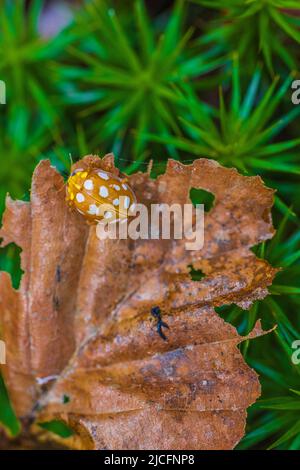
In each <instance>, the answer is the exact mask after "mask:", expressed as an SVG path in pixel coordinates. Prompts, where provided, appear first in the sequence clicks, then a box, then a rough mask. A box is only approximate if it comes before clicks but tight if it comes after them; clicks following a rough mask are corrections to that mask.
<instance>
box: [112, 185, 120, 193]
mask: <svg viewBox="0 0 300 470" xmlns="http://www.w3.org/2000/svg"><path fill="white" fill-rule="evenodd" d="M113 188H114V189H115V190H116V191H120V189H121V188H120V186H119V185H118V184H113Z"/></svg>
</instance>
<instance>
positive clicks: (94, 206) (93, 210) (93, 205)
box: [88, 204, 98, 215]
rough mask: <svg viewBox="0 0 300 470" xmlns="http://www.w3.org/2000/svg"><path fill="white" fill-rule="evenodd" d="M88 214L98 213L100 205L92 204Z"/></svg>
mask: <svg viewBox="0 0 300 470" xmlns="http://www.w3.org/2000/svg"><path fill="white" fill-rule="evenodd" d="M88 214H91V215H97V214H98V207H97V206H96V204H91V205H90V207H89V210H88Z"/></svg>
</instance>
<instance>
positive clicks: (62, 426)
mask: <svg viewBox="0 0 300 470" xmlns="http://www.w3.org/2000/svg"><path fill="white" fill-rule="evenodd" d="M38 425H39V426H40V427H41V428H43V429H46V430H47V431H50V432H53V433H54V434H57V435H58V436H60V437H62V438H64V439H66V438H67V437H71V436H73V435H74V431H73V430H72V429H71V428H70V427H69V426H68V425H67V424H66V423H64V422H63V421H59V420H53V421H46V422H45V423H38Z"/></svg>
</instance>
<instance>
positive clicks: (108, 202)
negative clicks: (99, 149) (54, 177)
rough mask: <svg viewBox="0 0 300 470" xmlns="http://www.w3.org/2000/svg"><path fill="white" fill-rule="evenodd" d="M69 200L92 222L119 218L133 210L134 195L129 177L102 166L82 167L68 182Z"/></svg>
mask: <svg viewBox="0 0 300 470" xmlns="http://www.w3.org/2000/svg"><path fill="white" fill-rule="evenodd" d="M66 191H67V196H66V200H67V201H68V203H69V205H70V206H71V207H73V208H75V209H76V210H77V211H78V212H80V214H82V215H83V216H84V217H85V218H86V219H87V220H88V221H89V222H94V223H96V222H100V221H103V220H105V221H107V222H113V221H119V220H121V219H126V218H127V217H128V216H130V214H131V213H132V212H133V210H134V206H135V203H136V198H135V195H134V193H133V191H132V189H131V188H130V186H129V185H128V183H127V181H126V179H124V178H123V179H121V178H118V177H117V176H115V175H113V174H111V173H108V172H107V171H104V170H101V169H99V168H92V169H83V168H79V169H77V170H75V171H73V173H72V174H71V175H70V177H69V179H68V181H67V189H66Z"/></svg>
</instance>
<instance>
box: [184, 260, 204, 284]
mask: <svg viewBox="0 0 300 470" xmlns="http://www.w3.org/2000/svg"><path fill="white" fill-rule="evenodd" d="M188 268H189V269H190V272H189V274H190V276H191V278H192V280H193V281H201V279H203V278H204V277H205V274H204V272H203V271H201V269H194V268H193V265H192V264H190V265H189V266H188Z"/></svg>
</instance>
